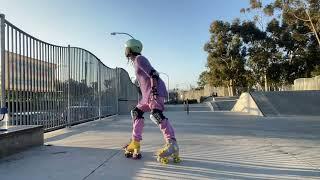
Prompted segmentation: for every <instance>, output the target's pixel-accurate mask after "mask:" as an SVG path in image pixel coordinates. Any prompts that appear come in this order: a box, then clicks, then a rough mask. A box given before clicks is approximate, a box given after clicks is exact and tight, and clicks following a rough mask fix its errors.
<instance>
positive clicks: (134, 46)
mask: <svg viewBox="0 0 320 180" xmlns="http://www.w3.org/2000/svg"><path fill="white" fill-rule="evenodd" d="M125 47H126V48H127V49H130V51H131V52H133V53H141V51H142V47H143V46H142V43H141V42H140V41H139V40H136V39H129V40H128V41H127V42H126V44H125Z"/></svg>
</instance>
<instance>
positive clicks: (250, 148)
mask: <svg viewBox="0 0 320 180" xmlns="http://www.w3.org/2000/svg"><path fill="white" fill-rule="evenodd" d="M175 107H176V108H174V107H171V109H174V111H168V112H167V113H166V116H167V117H169V118H170V120H171V122H172V124H173V126H174V128H175V129H176V135H177V139H178V142H179V145H180V149H181V158H182V159H183V162H182V163H180V164H169V165H162V164H159V163H158V162H156V160H155V157H154V156H153V153H154V152H155V151H156V150H157V149H158V148H160V147H161V146H162V144H163V143H164V142H163V139H162V135H161V134H160V132H159V129H158V127H156V126H155V125H154V124H153V123H152V122H151V121H150V120H149V118H146V121H145V129H144V139H143V142H142V151H143V158H142V159H141V160H132V159H126V158H125V157H124V155H123V152H122V151H121V150H120V147H121V146H122V145H123V144H125V143H126V142H128V139H129V138H130V134H131V133H130V132H131V120H130V117H129V116H118V117H117V118H109V119H104V120H98V121H94V122H89V123H86V124H81V125H78V126H74V127H72V128H71V129H62V130H58V131H54V132H51V133H47V134H45V140H46V144H47V145H49V146H43V147H38V148H33V149H30V150H28V151H26V152H23V153H20V154H16V155H13V156H10V157H7V158H5V159H2V160H0V179H1V180H22V179H23V180H25V179H30V180H44V179H55V180H56V179H59V180H60V179H63V180H64V179H68V180H73V179H75V180H84V179H87V180H106V179H111V180H113V179H121V180H125V179H161V180H162V179H200V180H205V179H320V153H319V152H320V140H319V139H320V119H319V117H294V118H293V117H288V118H285V117H282V118H278V117H277V118H265V117H257V116H248V115H246V114H241V113H232V112H209V111H204V110H207V109H208V108H207V107H206V106H205V105H191V108H190V110H191V112H190V114H189V115H186V113H185V112H183V111H179V109H180V110H182V109H183V107H181V106H175ZM201 107H203V109H202V110H201ZM168 109H170V108H168ZM145 117H148V115H147V114H146V115H145Z"/></svg>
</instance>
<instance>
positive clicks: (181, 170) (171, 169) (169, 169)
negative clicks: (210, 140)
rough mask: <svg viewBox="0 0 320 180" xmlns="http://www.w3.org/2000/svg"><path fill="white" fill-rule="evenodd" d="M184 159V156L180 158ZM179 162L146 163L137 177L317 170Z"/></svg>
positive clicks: (262, 175) (281, 174) (258, 175)
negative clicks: (163, 163)
mask: <svg viewBox="0 0 320 180" xmlns="http://www.w3.org/2000/svg"><path fill="white" fill-rule="evenodd" d="M182 158H183V157H182ZM182 160H183V161H182V162H181V163H179V164H174V163H170V164H168V165H162V164H159V163H158V164H157V163H152V164H146V165H145V167H144V171H143V174H137V177H138V178H147V179H199V178H201V179H269V178H270V179H281V178H285V177H288V176H290V177H308V178H317V177H319V176H320V172H319V171H317V170H315V169H309V168H289V167H281V166H266V165H262V164H250V163H245V162H244V163H237V162H229V161H214V160H213V161H208V160H204V159H194V158H183V159H182Z"/></svg>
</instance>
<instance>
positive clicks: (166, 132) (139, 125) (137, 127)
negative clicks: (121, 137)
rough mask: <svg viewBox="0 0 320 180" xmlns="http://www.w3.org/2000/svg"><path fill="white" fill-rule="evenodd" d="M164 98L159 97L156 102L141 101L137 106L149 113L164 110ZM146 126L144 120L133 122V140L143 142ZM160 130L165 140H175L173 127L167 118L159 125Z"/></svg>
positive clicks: (149, 100)
mask: <svg viewBox="0 0 320 180" xmlns="http://www.w3.org/2000/svg"><path fill="white" fill-rule="evenodd" d="M164 99H165V98H164V97H158V98H157V99H156V100H151V99H148V100H146V99H141V100H140V101H139V103H138V105H137V108H138V109H140V110H141V111H143V112H149V111H151V110H153V109H158V110H161V111H163V110H164ZM143 126H144V119H143V118H140V119H139V118H137V119H134V120H133V128H132V139H134V140H136V141H141V140H142V131H143ZM159 128H160V130H161V132H162V134H163V137H164V138H165V139H167V140H168V139H173V138H175V135H174V129H173V127H172V126H171V124H170V122H169V120H168V119H167V118H165V119H163V120H162V122H161V123H160V124H159Z"/></svg>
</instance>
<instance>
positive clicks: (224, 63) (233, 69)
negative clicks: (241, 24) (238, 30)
mask: <svg viewBox="0 0 320 180" xmlns="http://www.w3.org/2000/svg"><path fill="white" fill-rule="evenodd" d="M210 34H211V38H210V41H209V42H208V43H206V44H205V47H204V50H205V51H206V52H207V53H208V58H207V67H208V72H207V73H206V75H205V77H207V78H206V81H207V82H208V83H209V84H210V85H213V86H221V85H222V86H225V87H228V89H229V94H230V95H234V92H235V86H236V85H240V84H241V83H239V82H242V81H241V79H243V75H244V72H245V69H244V64H245V59H244V53H243V48H244V47H243V44H242V41H241V39H240V36H239V35H237V34H234V33H233V32H232V29H231V25H230V24H229V23H228V22H223V21H214V22H213V23H212V24H211V26H210Z"/></svg>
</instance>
